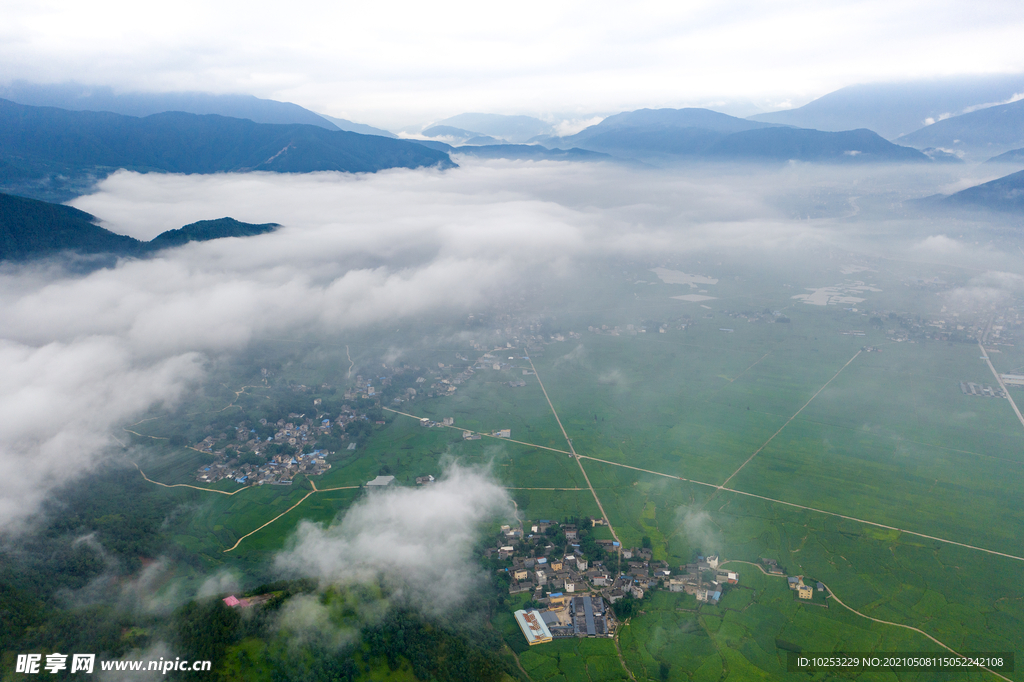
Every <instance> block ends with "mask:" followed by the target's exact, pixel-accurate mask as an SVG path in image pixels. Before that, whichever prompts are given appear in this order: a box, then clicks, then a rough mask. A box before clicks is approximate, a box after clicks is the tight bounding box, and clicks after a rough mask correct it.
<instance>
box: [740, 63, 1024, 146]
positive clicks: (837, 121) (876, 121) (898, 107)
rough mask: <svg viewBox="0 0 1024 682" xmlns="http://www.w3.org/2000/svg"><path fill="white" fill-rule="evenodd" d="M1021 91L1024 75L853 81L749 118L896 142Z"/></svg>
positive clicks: (1023, 89)
mask: <svg viewBox="0 0 1024 682" xmlns="http://www.w3.org/2000/svg"><path fill="white" fill-rule="evenodd" d="M1020 92H1024V74H1015V75H1010V76H1007V75H998V76H958V77H951V78H942V79H935V80H928V81H915V82H907V83H872V84H862V85H851V86H849V87H846V88H842V89H840V90H836V91H835V92H831V93H829V94H827V95H825V96H823V97H819V98H818V99H816V100H814V101H813V102H810V103H809V104H806V105H804V106H802V107H799V108H796V109H789V110H786V111H775V112H772V113H767V114H757V115H754V116H751V117H750V119H749V120H751V121H759V122H763V123H776V124H783V125H791V126H797V127H800V128H814V129H817V130H825V131H833V132H836V131H843V130H854V129H857V128H868V129H870V130H873V131H875V132H876V133H878V134H879V135H881V136H882V137H885V138H886V139H889V140H895V139H896V138H898V137H899V136H901V135H909V134H910V133H913V132H914V131H917V130H919V129H920V128H923V127H925V126H927V125H929V120H931V121H939V120H940V119H943V118H949V117H951V116H959V115H960V114H964V113H969V112H970V111H971V110H972V109H974V108H981V107H985V106H992V105H995V104H999V103H1002V102H1007V101H1009V100H1010V98H1011V97H1013V96H1014V95H1015V94H1017V93H1020ZM915 146H916V145H915ZM923 146H935V145H923Z"/></svg>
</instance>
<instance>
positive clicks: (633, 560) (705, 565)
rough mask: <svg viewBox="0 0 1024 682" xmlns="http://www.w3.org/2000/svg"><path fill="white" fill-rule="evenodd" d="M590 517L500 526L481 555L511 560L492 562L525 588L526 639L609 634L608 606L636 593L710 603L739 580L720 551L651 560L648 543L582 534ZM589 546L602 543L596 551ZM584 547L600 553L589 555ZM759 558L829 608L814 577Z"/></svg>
mask: <svg viewBox="0 0 1024 682" xmlns="http://www.w3.org/2000/svg"><path fill="white" fill-rule="evenodd" d="M593 524H598V525H600V521H593V520H591V519H582V520H580V521H579V522H578V523H562V524H560V523H557V522H554V521H549V520H541V521H538V522H536V523H534V524H532V525H530V526H529V530H528V531H527V530H526V529H525V528H522V527H520V528H513V527H511V526H508V525H506V526H502V527H501V532H500V533H499V536H498V541H497V543H496V546H495V547H491V548H489V549H488V550H487V552H486V555H487V556H491V557H493V556H496V557H497V558H498V560H499V561H508V562H509V563H510V565H508V566H507V567H505V568H501V569H498V570H499V571H500V572H502V573H505V574H507V577H508V580H509V588H508V589H509V593H510V594H513V595H514V594H521V593H529V595H530V599H529V600H528V601H527V602H526V604H525V605H524V607H523V608H522V609H519V610H517V611H516V612H515V614H514V615H515V619H516V622H517V623H518V624H519V627H520V629H521V630H522V632H523V635H524V636H525V637H526V640H527V642H528V643H529V644H530V645H531V646H532V645H534V644H543V643H545V642H550V641H553V640H555V639H560V638H567V637H614V636H615V632H616V628H617V627H618V621H617V620H616V616H615V612H614V608H613V605H615V604H616V603H618V602H619V601H620V600H623V599H634V600H637V601H639V600H642V599H643V598H644V595H645V594H646V593H647V592H648V591H650V590H656V589H662V590H667V591H669V592H682V593H685V594H689V595H692V596H693V597H694V598H695V599H696V601H697V603H698V604H708V605H716V604H718V603H719V601H720V600H721V599H722V596H723V595H724V594H725V592H726V591H727V590H729V589H730V588H732V587H734V586H737V585H739V581H740V575H739V573H737V572H736V571H730V570H726V569H725V568H723V566H722V564H723V562H722V561H721V559H720V557H719V556H718V555H709V556H697V557H696V560H695V561H693V562H692V563H688V564H684V565H682V566H678V567H677V568H676V569H672V568H671V567H670V566H669V564H668V563H667V562H664V561H656V560H654V559H653V552H652V550H651V549H650V548H648V547H641V548H632V549H621V553H620V547H619V546H618V543H617V542H614V541H611V540H593V539H590V538H588V532H587V530H586V529H587V528H591V527H592V526H593ZM563 539H564V544H562V542H560V541H561V540H563ZM595 545H596V546H597V547H599V548H600V549H598V550H597V552H596V553H595V552H594V551H593V549H592V548H593V547H594V546H595ZM584 546H588V548H587V549H584ZM588 554H589V555H595V554H596V555H598V556H602V557H603V560H600V559H599V560H593V561H591V560H588V559H587V556H588ZM619 556H621V561H620V559H619ZM760 564H761V567H760V570H761V571H762V572H763V573H765V574H767V575H773V576H777V577H780V578H785V579H786V581H787V584H788V587H789V589H790V590H792V591H793V596H794V599H798V600H800V601H801V602H802V603H807V604H811V605H814V606H822V607H825V608H828V604H827V603H826V602H825V594H824V593H825V590H826V588H825V585H824V584H823V583H821V582H815V583H814V584H813V586H812V582H813V581H808V582H806V583H805V580H804V576H802V575H799V576H787V575H786V574H785V572H784V571H783V570H782V568H781V567H780V566H779V565H778V562H777V561H776V560H774V559H767V558H762V559H760ZM613 566H617V567H618V569H617V570H614V569H613V568H612V567H613Z"/></svg>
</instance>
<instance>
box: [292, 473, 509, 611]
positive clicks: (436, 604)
mask: <svg viewBox="0 0 1024 682" xmlns="http://www.w3.org/2000/svg"><path fill="white" fill-rule="evenodd" d="M512 518H514V512H513V509H512V505H511V501H510V498H509V497H508V494H507V493H506V492H505V490H504V489H503V488H501V487H500V486H498V484H497V483H496V482H494V481H493V480H492V479H491V478H490V476H489V475H488V474H486V473H485V472H481V471H478V470H473V469H467V468H464V467H461V466H459V465H457V464H455V465H452V466H450V467H449V468H448V469H447V470H446V471H445V473H444V474H443V475H442V476H440V477H439V479H438V481H437V482H436V483H435V484H433V485H431V486H427V487H419V488H386V489H383V490H380V491H371V492H370V494H369V495H367V496H366V497H365V498H363V499H362V500H360V501H359V502H357V503H356V504H355V505H353V506H352V507H351V508H350V509H349V510H348V511H347V512H346V513H345V516H344V517H343V518H342V519H341V520H340V521H337V522H335V523H332V524H329V525H323V524H318V523H312V522H310V521H303V522H302V523H301V524H300V525H299V527H298V529H297V530H296V532H295V535H294V536H293V538H292V539H291V540H290V543H289V546H288V549H286V550H285V551H284V552H282V553H280V554H279V555H278V556H277V559H276V562H275V563H276V566H277V568H278V569H279V570H281V571H282V572H283V573H285V574H286V575H292V576H295V575H298V576H307V577H314V578H318V579H320V580H321V581H322V583H323V584H325V585H328V584H335V585H351V584H355V583H361V582H375V581H377V580H383V581H384V583H385V584H386V585H387V586H388V587H389V588H391V589H392V590H394V595H393V598H395V599H400V600H403V601H405V602H407V603H410V604H412V605H414V606H417V607H420V608H422V609H424V610H426V611H428V612H439V611H441V610H443V609H446V608H448V607H450V606H453V605H455V604H458V603H461V602H462V601H463V600H464V599H465V598H466V596H467V593H468V591H469V589H468V588H470V587H471V586H472V585H473V583H474V582H475V581H477V580H479V579H480V578H481V575H480V573H479V572H478V571H474V570H473V568H472V566H473V563H474V560H473V554H472V549H473V545H474V544H475V543H476V541H477V540H478V533H479V531H480V530H481V527H482V525H483V524H484V523H487V522H489V521H494V520H497V519H512Z"/></svg>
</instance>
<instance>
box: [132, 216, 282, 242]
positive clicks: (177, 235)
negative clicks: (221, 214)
mask: <svg viewBox="0 0 1024 682" xmlns="http://www.w3.org/2000/svg"><path fill="white" fill-rule="evenodd" d="M279 227H281V226H280V225H278V224H277V223H263V224H260V225H254V224H252V223H243V222H241V221H240V220H235V219H234V218H219V219H217V220H200V221H199V222H196V223H191V224H189V225H186V226H185V227H181V228H178V229H177V230H167V231H166V232H161V233H160V234H158V235H157V236H156V237H154V238H153V240H152V241H150V242H149V243H148V244H147V246H149V247H150V248H151V249H166V248H169V247H172V246H181V245H182V244H187V243H188V242H205V241H208V240H210V239H221V238H223V237H253V236H255V235H258V234H265V233H267V232H272V231H274V230H275V229H277V228H279Z"/></svg>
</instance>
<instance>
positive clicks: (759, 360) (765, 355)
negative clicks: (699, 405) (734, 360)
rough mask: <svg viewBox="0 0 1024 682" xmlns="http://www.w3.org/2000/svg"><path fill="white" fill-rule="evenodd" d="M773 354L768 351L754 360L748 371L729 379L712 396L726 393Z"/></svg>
mask: <svg viewBox="0 0 1024 682" xmlns="http://www.w3.org/2000/svg"><path fill="white" fill-rule="evenodd" d="M772 350H774V349H772ZM771 354H772V351H768V352H767V353H765V354H764V355H762V356H761V357H759V358H758V359H757V360H754V362H752V363H751V364H750V365H749V366H748V367H747V368H746V369H744V370H743V371H742V372H740V373H739V374H737V375H736V376H734V377H733V378H732V379H729V380H728V381H727V382H726V383H725V384H724V385H723V386H722V387H720V388H718V389H715V390H714V391H712V392H711V395H712V396H716V395H718V394H719V393H721V392H722V391H724V390H725V389H727V388H728V387H729V386H731V385H732V384H733V383H734V382H735V381H736V380H737V379H739V378H740V377H741V376H743V375H744V374H746V373H747V372H749V371H750V370H751V369H753V368H754V366H755V365H757V364H758V363H759V362H761V361H762V360H764V359H765V358H766V357H768V356H769V355H771ZM705 402H707V401H706V400H705Z"/></svg>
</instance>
